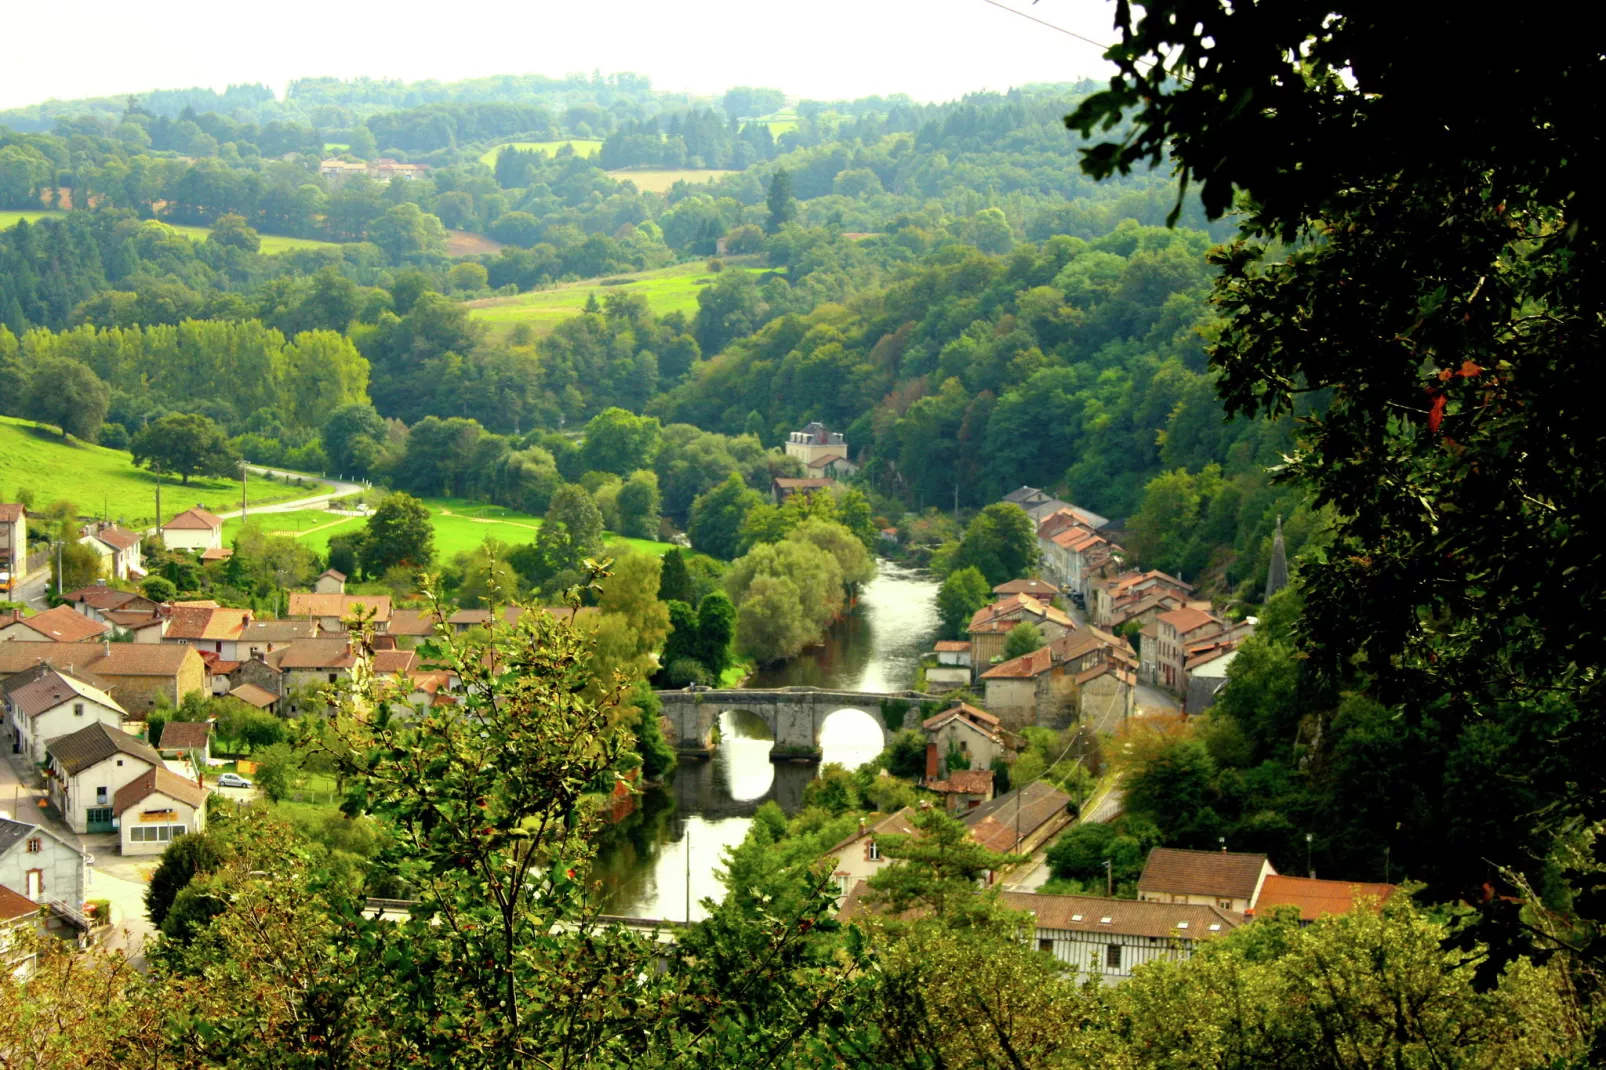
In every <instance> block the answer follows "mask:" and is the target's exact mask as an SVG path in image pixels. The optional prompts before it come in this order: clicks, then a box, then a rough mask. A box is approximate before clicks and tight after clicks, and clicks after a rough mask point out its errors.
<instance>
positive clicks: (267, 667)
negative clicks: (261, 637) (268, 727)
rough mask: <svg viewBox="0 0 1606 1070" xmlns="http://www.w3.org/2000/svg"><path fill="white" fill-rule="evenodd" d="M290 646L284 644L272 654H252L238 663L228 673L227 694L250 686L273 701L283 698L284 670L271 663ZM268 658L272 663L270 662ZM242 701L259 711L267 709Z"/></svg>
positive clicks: (256, 703) (255, 703)
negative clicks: (262, 692) (259, 690)
mask: <svg viewBox="0 0 1606 1070" xmlns="http://www.w3.org/2000/svg"><path fill="white" fill-rule="evenodd" d="M291 645H292V644H290V643H286V644H285V645H284V646H282V647H279V648H278V650H275V651H274V652H273V653H272V654H253V655H252V656H251V657H249V658H246V659H244V660H243V661H240V662H238V663H237V664H236V665H235V667H234V671H233V672H231V673H229V681H228V682H229V692H228V693H229V694H231V695H233V694H235V692H237V691H239V690H240V689H241V688H243V687H247V686H251V687H256V688H259V689H261V690H263V691H266V692H267V693H268V694H270V695H272V696H273V697H274V699H275V700H278V699H281V698H283V697H284V695H285V683H284V670H283V669H281V668H279V666H278V665H277V664H274V663H273V661H277V660H278V658H279V656H280V651H283V650H286V649H288V648H289V647H290V646H291ZM270 658H271V659H273V661H270V660H269V659H270ZM253 694H254V692H253ZM237 697H240V696H237ZM242 701H249V702H251V705H253V706H256V707H258V708H259V709H266V708H267V707H266V706H263V705H262V704H260V703H259V702H255V701H252V700H250V699H243V698H242Z"/></svg>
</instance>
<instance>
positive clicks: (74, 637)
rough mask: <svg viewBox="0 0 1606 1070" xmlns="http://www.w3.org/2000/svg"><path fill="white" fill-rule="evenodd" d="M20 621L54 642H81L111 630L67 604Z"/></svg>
mask: <svg viewBox="0 0 1606 1070" xmlns="http://www.w3.org/2000/svg"><path fill="white" fill-rule="evenodd" d="M18 623H20V624H22V625H24V626H25V627H28V628H32V629H33V630H34V631H36V632H38V633H39V634H40V635H42V636H44V637H45V638H46V639H49V640H50V641H51V642H53V643H81V642H83V641H84V640H86V639H92V638H94V637H95V636H97V635H100V634H102V633H103V632H107V631H110V629H109V628H107V627H106V625H104V624H102V623H100V622H99V621H97V620H90V619H89V618H88V617H86V616H84V615H83V614H82V613H78V612H75V611H74V610H72V609H69V608H68V607H67V606H56V607H54V608H53V609H47V610H45V611H44V612H43V613H35V614H34V615H33V616H31V617H27V618H25V619H23V620H21V621H19V622H18Z"/></svg>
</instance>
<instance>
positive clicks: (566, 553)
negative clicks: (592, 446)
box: [536, 483, 603, 573]
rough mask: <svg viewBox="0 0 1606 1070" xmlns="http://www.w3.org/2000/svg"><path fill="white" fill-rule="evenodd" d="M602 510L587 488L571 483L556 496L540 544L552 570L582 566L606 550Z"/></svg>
mask: <svg viewBox="0 0 1606 1070" xmlns="http://www.w3.org/2000/svg"><path fill="white" fill-rule="evenodd" d="M602 530H603V529H602V513H601V512H600V511H598V509H597V503H596V501H595V500H594V499H593V498H592V497H591V495H590V494H587V493H586V489H585V488H584V487H582V486H580V485H578V484H576V483H567V484H564V486H562V487H561V488H559V490H558V492H557V493H556V494H554V495H553V496H552V504H551V505H549V506H548V507H547V511H546V519H545V520H543V521H542V523H541V532H540V534H539V535H537V536H536V545H537V547H538V548H539V549H540V551H541V558H542V560H543V561H544V562H545V564H546V567H547V569H548V570H550V573H557V572H563V571H565V570H569V569H578V568H579V567H580V565H581V564H582V562H584V561H585V559H586V558H588V557H594V556H595V555H596V554H597V553H598V552H599V551H600V550H601V549H602Z"/></svg>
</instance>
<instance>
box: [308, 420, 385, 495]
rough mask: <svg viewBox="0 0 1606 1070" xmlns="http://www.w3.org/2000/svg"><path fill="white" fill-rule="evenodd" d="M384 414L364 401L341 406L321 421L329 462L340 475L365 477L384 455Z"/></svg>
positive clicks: (324, 449) (325, 452) (325, 450)
mask: <svg viewBox="0 0 1606 1070" xmlns="http://www.w3.org/2000/svg"><path fill="white" fill-rule="evenodd" d="M386 437H387V435H386V427H385V420H384V417H382V416H380V415H379V413H378V412H376V411H375V410H374V407H373V406H372V405H370V404H368V403H367V402H354V403H351V404H347V405H342V406H340V407H339V408H336V409H334V410H333V411H332V412H330V413H329V416H328V417H327V418H326V419H325V420H324V423H323V430H322V433H321V441H322V442H323V452H324V454H325V455H326V456H327V457H328V458H329V463H330V464H332V465H334V467H335V470H336V471H337V472H339V473H340V474H342V475H350V476H358V477H361V476H366V475H368V474H369V472H371V471H372V470H373V467H374V465H376V464H378V463H379V460H380V458H382V457H383V456H384V455H385V440H386Z"/></svg>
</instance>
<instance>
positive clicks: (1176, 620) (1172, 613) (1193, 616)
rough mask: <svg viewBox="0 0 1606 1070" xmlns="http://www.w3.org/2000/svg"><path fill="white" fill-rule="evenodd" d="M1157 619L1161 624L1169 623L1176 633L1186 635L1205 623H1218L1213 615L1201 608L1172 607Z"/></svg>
mask: <svg viewBox="0 0 1606 1070" xmlns="http://www.w3.org/2000/svg"><path fill="white" fill-rule="evenodd" d="M1159 620H1160V623H1161V624H1169V625H1170V626H1171V627H1172V628H1175V629H1176V632H1177V634H1178V635H1188V634H1189V633H1191V632H1195V631H1198V630H1199V629H1200V628H1203V627H1204V626H1205V625H1207V624H1219V623H1220V622H1219V621H1217V620H1216V618H1215V617H1212V616H1211V615H1210V614H1208V613H1206V612H1204V611H1203V610H1198V609H1189V608H1186V607H1184V608H1182V609H1173V610H1169V611H1167V612H1165V613H1162V614H1160V617H1159Z"/></svg>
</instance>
